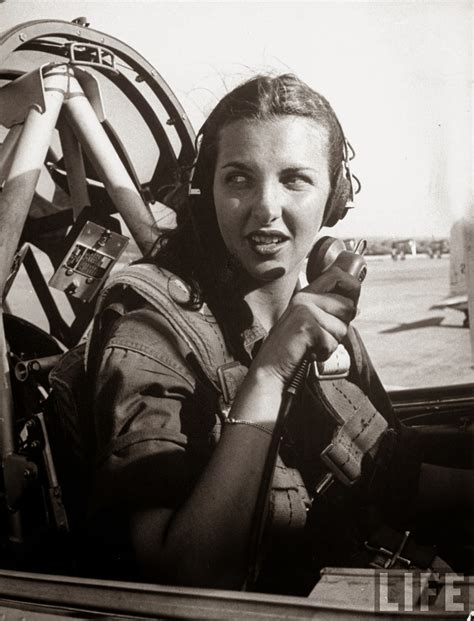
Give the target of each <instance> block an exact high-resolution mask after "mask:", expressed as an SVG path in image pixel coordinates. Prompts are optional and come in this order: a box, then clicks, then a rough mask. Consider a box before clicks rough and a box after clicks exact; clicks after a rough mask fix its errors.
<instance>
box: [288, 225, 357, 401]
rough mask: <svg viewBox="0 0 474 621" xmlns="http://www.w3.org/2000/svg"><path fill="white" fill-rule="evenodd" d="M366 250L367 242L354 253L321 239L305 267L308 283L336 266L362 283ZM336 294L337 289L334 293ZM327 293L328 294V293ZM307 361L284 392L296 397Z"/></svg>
mask: <svg viewBox="0 0 474 621" xmlns="http://www.w3.org/2000/svg"><path fill="white" fill-rule="evenodd" d="M366 248H367V242H366V241H365V240H360V241H358V242H357V244H356V245H355V248H354V251H353V252H352V251H350V250H347V248H346V245H345V243H344V242H343V241H342V240H341V239H336V238H335V237H329V236H327V237H321V238H320V239H319V240H318V241H317V242H316V244H315V245H314V246H313V248H312V250H311V252H310V254H309V257H308V263H307V265H306V278H307V280H308V282H312V281H313V280H316V278H318V276H321V274H322V273H323V272H325V271H326V270H327V269H329V268H330V267H332V266H334V265H337V266H338V267H340V268H341V269H342V270H344V271H345V272H347V273H348V274H350V275H351V276H354V278H357V280H358V281H359V282H363V280H364V279H365V277H366V275H367V263H366V261H365V259H364V257H363V256H362V255H363V254H364V252H365V250H366ZM334 292H335V293H337V288H336V289H335V291H334ZM328 293H330V292H329V291H328ZM309 364H310V363H309V361H308V360H303V362H302V363H301V364H300V366H299V367H298V370H297V371H296V373H295V374H294V376H293V378H292V380H291V382H290V383H289V385H288V387H287V389H286V392H287V393H290V395H296V393H297V392H298V391H299V390H300V387H301V386H302V384H303V381H304V380H305V378H306V375H307V373H308V369H309Z"/></svg>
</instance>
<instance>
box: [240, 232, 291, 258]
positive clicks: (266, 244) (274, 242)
mask: <svg viewBox="0 0 474 621" xmlns="http://www.w3.org/2000/svg"><path fill="white" fill-rule="evenodd" d="M247 241H248V243H249V245H250V248H251V249H252V250H253V251H254V252H256V253H257V254H259V255H262V256H268V255H272V254H275V253H277V252H279V251H280V250H281V249H282V247H283V246H284V244H285V242H287V241H288V238H287V237H285V236H284V235H278V234H272V233H251V234H250V235H247Z"/></svg>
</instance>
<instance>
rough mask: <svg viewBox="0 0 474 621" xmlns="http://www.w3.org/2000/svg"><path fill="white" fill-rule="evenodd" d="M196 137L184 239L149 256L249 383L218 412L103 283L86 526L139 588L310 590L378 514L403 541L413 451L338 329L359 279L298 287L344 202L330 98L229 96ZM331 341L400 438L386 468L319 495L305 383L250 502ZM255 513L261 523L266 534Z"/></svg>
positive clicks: (257, 84) (181, 351)
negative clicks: (298, 387)
mask: <svg viewBox="0 0 474 621" xmlns="http://www.w3.org/2000/svg"><path fill="white" fill-rule="evenodd" d="M200 139H201V143H200V150H199V155H198V158H197V162H196V165H195V167H194V169H193V171H192V184H191V189H190V192H189V196H188V195H186V196H185V197H184V198H182V200H181V205H180V206H179V211H178V227H177V229H176V230H175V231H174V232H173V233H172V234H170V235H168V236H167V237H165V238H164V239H162V240H161V241H160V244H159V247H158V249H157V250H156V252H155V253H154V255H153V257H148V258H147V259H146V261H148V262H151V263H154V264H156V265H158V266H160V268H162V270H163V273H164V274H167V275H168V276H167V277H168V281H167V282H168V283H173V282H174V283H175V284H176V283H178V288H179V287H181V289H182V290H183V291H184V292H185V293H184V297H183V299H182V304H183V306H185V307H186V308H188V310H189V309H191V310H190V311H189V312H193V313H197V314H199V313H201V314H202V313H204V314H206V313H208V314H209V309H210V311H211V312H212V313H213V315H214V316H215V317H216V318H217V322H218V326H219V328H220V331H221V332H222V334H223V335H224V340H225V343H223V344H222V347H223V348H224V347H225V348H226V350H228V352H230V354H231V356H232V359H234V360H235V361H238V362H239V363H240V365H243V366H244V367H245V370H246V369H248V372H247V373H246V376H245V379H243V381H242V383H241V385H240V387H239V389H238V391H237V394H236V396H235V399H234V400H233V403H232V405H231V408H230V411H228V412H223V409H222V408H219V397H220V395H219V394H218V391H216V390H215V389H214V387H213V386H211V385H210V383H209V382H208V381H207V379H206V378H205V377H204V376H203V373H202V369H200V368H199V364H196V360H195V359H194V360H193V357H192V355H191V354H192V352H190V350H189V347H188V345H187V344H186V342H185V339H183V337H182V335H181V336H180V333H179V330H177V328H176V325H174V322H173V320H172V319H170V318H169V317H168V318H166V317H164V316H163V315H161V314H160V313H158V312H157V311H156V309H154V308H153V305H151V304H150V303H146V302H145V301H144V300H143V298H142V297H140V296H139V295H137V294H136V293H132V292H128V293H127V292H126V291H125V292H124V291H123V290H120V291H118V290H117V288H115V289H116V290H115V293H114V292H112V295H111V297H109V299H108V305H107V308H106V310H105V311H103V312H102V314H101V316H100V317H99V318H98V319H97V320H96V332H98V333H100V337H99V338H98V339H95V340H94V341H93V344H92V347H91V350H92V353H91V360H92V361H94V360H95V363H92V362H91V363H90V366H91V367H92V368H93V369H94V370H93V375H94V378H95V392H94V398H95V412H96V422H95V436H96V445H97V446H96V456H97V468H96V472H95V475H94V480H95V491H94V493H93V494H92V499H91V506H90V515H91V521H90V524H91V530H92V529H94V530H95V532H97V534H98V540H100V541H101V542H104V541H105V546H106V549H107V554H109V556H110V557H111V558H112V557H113V558H114V559H115V560H117V559H122V561H123V564H124V565H125V566H127V567H128V569H129V570H130V571H132V573H133V572H138V574H139V575H141V576H142V577H144V578H146V579H152V580H156V581H159V582H169V583H176V584H187V585H195V586H211V587H222V588H241V587H242V586H243V585H244V584H245V583H247V584H248V582H249V565H250V566H251V567H252V568H253V570H252V571H251V576H250V581H251V582H252V586H253V588H257V589H259V590H264V589H266V590H273V591H280V592H283V591H286V592H291V593H307V592H308V591H309V590H310V588H311V587H312V586H313V584H314V583H315V582H316V580H317V577H318V570H319V568H320V567H321V566H322V565H324V564H333V565H334V564H342V563H344V564H358V563H360V562H361V561H360V556H358V555H359V554H360V552H361V549H362V548H363V546H362V544H363V541H364V540H365V539H366V537H367V532H368V529H370V528H373V525H374V524H375V523H376V524H379V522H380V520H379V514H380V513H381V511H380V509H377V507H383V508H385V514H386V515H385V516H384V519H386V518H387V514H388V519H389V521H391V522H392V523H395V524H396V525H397V526H402V527H403V528H406V525H407V523H408V522H409V521H410V519H411V518H412V515H411V511H410V509H409V508H410V507H411V508H412V509H413V506H414V503H413V499H414V497H415V493H416V490H417V485H418V478H419V476H420V451H419V450H418V448H417V444H416V438H415V439H414V432H412V431H411V430H408V429H402V428H400V426H399V425H398V423H397V422H396V421H395V420H394V417H393V414H392V412H391V409H390V404H389V401H388V399H387V397H386V395H385V393H384V391H383V389H382V387H381V385H380V382H379V381H378V379H377V377H376V375H375V373H374V372H373V369H372V367H371V365H370V363H369V361H368V359H367V356H366V354H365V350H363V348H362V347H361V344H360V342H359V340H358V337H357V336H356V335H355V334H354V332H353V330H352V329H351V328H350V322H351V320H352V319H353V318H354V316H355V313H356V309H357V301H358V297H359V291H360V283H359V282H358V280H357V279H356V278H354V277H353V276H351V275H349V274H348V273H346V272H344V271H343V270H341V269H340V268H338V267H337V266H333V267H330V268H329V269H328V270H326V271H325V272H324V273H323V274H322V275H321V276H319V277H318V278H316V279H315V280H314V281H313V282H311V283H310V284H309V285H308V286H307V287H305V288H304V289H301V290H299V291H298V277H299V274H300V273H301V271H302V269H303V266H304V261H305V258H306V257H307V255H308V253H309V251H310V250H311V248H312V246H313V244H314V243H315V239H316V236H317V234H318V231H319V230H320V228H321V226H322V225H323V224H325V223H326V224H327V223H329V224H333V223H334V221H335V220H336V221H337V219H338V217H341V215H342V214H343V213H344V209H345V206H346V201H347V200H348V199H349V198H350V194H351V192H352V187H351V178H350V174H349V173H348V169H347V165H348V162H347V144H346V142H345V139H344V135H343V133H342V130H341V127H340V125H339V123H338V121H337V118H336V116H335V114H334V112H333V110H332V108H331V107H330V105H329V104H328V102H327V101H326V100H325V99H324V98H323V97H322V96H320V95H319V94H317V93H316V92H314V91H313V90H312V89H310V88H309V87H308V86H307V85H305V84H304V83H302V82H301V81H300V80H298V79H297V78H296V77H294V76H291V75H283V76H280V77H277V78H268V77H257V78H255V79H253V80H250V81H249V82H247V83H245V84H243V85H242V86H240V87H238V88H236V89H235V90H234V91H232V92H231V93H229V94H228V95H226V96H225V97H224V98H223V100H222V101H221V102H220V103H219V104H218V105H217V107H216V108H215V110H214V111H213V112H212V113H211V115H210V117H209V119H208V120H207V121H206V123H205V125H204V127H203V129H202V131H201V132H200ZM335 214H336V215H335ZM168 270H169V272H168ZM169 273H172V274H174V275H175V276H178V277H179V279H180V280H173V278H174V277H170V276H169ZM170 278H171V279H170ZM184 283H185V284H184ZM168 290H169V294H170V296H171V297H173V292H172V291H171V289H169V286H168ZM188 293H189V295H187V294H188ZM178 297H179V296H178ZM193 309H194V310H193ZM98 324H100V326H99V327H97V325H98ZM217 332H218V328H216V342H217V341H218V340H219V338H220V337H219V334H220V333H219V334H217ZM206 338H207V337H206ZM340 343H344V344H345V345H346V348H347V349H348V350H349V353H350V354H351V356H352V358H353V364H352V366H351V375H350V379H351V381H352V382H353V383H354V384H356V385H358V386H360V387H362V389H363V390H364V392H365V393H366V394H368V395H369V396H370V399H371V400H372V402H373V403H374V405H375V407H376V408H377V410H378V411H379V412H380V413H381V414H382V415H383V417H385V419H386V420H387V421H388V423H389V426H390V427H391V428H395V429H396V430H397V431H396V432H392V434H391V435H390V434H388V436H387V434H384V436H383V438H382V440H380V441H378V442H377V447H378V454H379V455H380V454H383V455H384V456H385V457H384V459H383V460H382V462H381V463H382V465H383V467H378V468H376V469H375V470H374V468H373V467H372V468H370V469H369V470H370V475H369V476H366V477H365V478H364V477H362V479H363V482H362V483H360V482H359V483H358V484H357V485H355V486H353V487H351V488H350V489H342V488H343V486H339V487H338V484H336V485H335V486H334V487H335V488H336V491H335V492H334V493H332V494H331V495H327V496H326V495H325V494H322V495H321V496H320V497H319V496H318V497H317V498H315V496H316V494H315V492H314V490H315V487H316V486H317V484H318V481H320V480H321V477H322V476H324V473H325V468H324V466H323V464H322V463H321V460H320V459H319V454H320V453H321V451H322V450H323V449H324V448H325V447H326V446H327V445H328V443H329V442H330V440H331V437H332V434H333V432H334V424H333V423H331V424H330V423H329V422H328V420H327V417H325V416H324V415H323V414H321V412H319V411H318V407H317V406H315V403H314V394H310V393H311V391H308V390H307V387H305V388H304V389H303V390H302V392H301V394H299V395H298V396H297V397H296V398H295V400H294V403H293V405H292V407H291V408H290V412H289V413H288V415H287V417H286V421H285V431H284V434H283V439H282V442H281V445H280V446H279V455H280V458H279V460H278V462H277V466H276V469H277V475H278V476H275V479H274V481H273V490H272V493H271V494H270V496H269V501H268V503H267V504H265V503H263V505H262V498H265V495H266V490H265V489H263V488H264V487H265V486H264V485H263V486H262V479H263V480H264V481H265V476H266V475H267V476H268V472H266V470H265V464H266V461H267V456H268V453H269V450H270V447H271V443H272V434H273V431H274V429H275V425H276V424H277V419H278V415H279V412H280V413H281V412H282V408H283V407H284V405H285V403H284V401H285V397H284V394H285V389H286V388H287V386H288V383H289V382H290V381H291V380H292V378H293V377H294V375H295V373H296V372H297V370H298V369H299V368H300V366H301V363H302V361H303V360H304V359H307V358H311V359H316V360H318V361H320V362H321V361H323V360H326V359H327V358H328V357H329V356H330V355H331V354H332V353H333V352H334V351H335V349H336V348H337V346H338V345H339V344H340ZM214 345H215V343H214V342H213V343H211V344H210V346H211V347H212V346H214ZM354 348H356V349H357V352H358V354H357V356H355V354H354ZM355 358H357V360H355ZM198 362H199V361H198ZM387 437H389V441H386V438H387ZM401 438H403V440H401ZM379 445H381V446H382V448H380V446H379ZM377 447H375V448H377ZM277 448H278V447H277ZM376 453H377V451H373V455H372V456H374V455H375V454H376ZM402 454H403V459H402V457H401V455H402ZM377 460H378V458H376V459H375V461H377ZM379 461H380V460H379ZM393 464H397V466H396V476H395V475H394V474H393V471H394V467H393ZM401 464H403V466H401ZM380 472H382V473H383V476H382V478H381V475H380ZM362 479H361V480H362ZM369 479H370V481H369ZM379 479H380V480H381V481H382V482H383V483H382V484H380V482H379ZM282 481H283V483H282ZM285 481H286V483H285ZM340 488H341V489H340ZM279 492H280V497H279V496H278V493H279ZM281 492H283V494H282V493H281ZM282 495H283V496H284V497H285V499H286V500H285V501H284V502H286V503H287V504H286V505H284V503H283V505H284V507H283V509H282V508H281V506H283V505H282V501H281V496H282ZM278 497H279V498H280V499H279V500H278V502H277V501H276V500H275V499H276V498H278ZM313 501H314V502H313ZM278 503H280V504H278ZM256 506H257V507H259V506H260V507H262V506H263V507H264V508H265V510H268V519H267V524H266V528H265V533H264V536H263V537H261V536H260V530H261V529H260V527H259V525H258V524H257V525H256V522H260V523H263V520H264V517H263V516H262V512H261V511H260V514H258V512H257V514H256V511H255V508H256ZM348 514H350V519H348ZM374 514H377V518H376V519H374V517H373V516H374ZM282 516H283V517H282ZM296 516H298V519H296ZM92 525H93V526H92ZM256 529H257V531H258V532H256ZM256 547H257V548H258V550H256ZM112 550H113V553H112ZM364 562H367V559H365V561H364ZM255 568H258V571H255ZM257 574H258V580H257V582H254V579H255V577H256V576H257ZM134 575H136V574H134Z"/></svg>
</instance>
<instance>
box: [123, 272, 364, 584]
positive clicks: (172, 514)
mask: <svg viewBox="0 0 474 621" xmlns="http://www.w3.org/2000/svg"><path fill="white" fill-rule="evenodd" d="M336 286H338V287H339V290H340V291H344V288H345V292H347V297H346V296H344V295H341V294H337V295H336V294H327V293H325V292H326V291H331V290H334V289H335V288H336ZM358 293H359V284H358V283H357V281H355V279H353V278H352V277H350V276H348V275H347V274H345V273H344V272H341V270H339V269H338V268H335V269H334V270H332V271H329V270H328V272H326V273H325V274H324V275H323V276H322V277H320V278H319V279H318V280H317V281H315V282H314V283H311V285H309V286H308V287H307V288H306V289H304V290H302V291H301V292H299V293H298V294H297V295H296V296H295V297H294V298H293V300H292V302H291V303H290V305H289V307H288V309H287V310H286V311H285V313H284V314H283V316H282V317H281V319H280V321H279V322H278V323H277V324H276V325H275V326H274V328H273V329H272V330H271V332H270V334H269V336H268V337H267V339H266V340H265V342H264V343H263V345H262V347H261V348H260V350H259V353H258V355H257V356H256V358H255V360H254V361H253V363H252V365H251V367H250V369H249V372H248V374H247V377H246V379H245V380H244V382H243V384H242V386H241V388H240V390H239V393H238V395H237V398H236V400H235V402H234V404H233V407H232V410H231V413H230V416H231V417H232V418H234V419H241V420H245V421H250V422H254V423H257V424H259V425H261V426H263V427H265V428H266V429H268V430H269V431H271V430H272V428H273V426H274V425H275V422H276V419H277V415H278V412H279V409H280V405H281V401H282V394H283V390H284V388H285V386H286V385H287V383H288V381H289V380H290V379H291V378H292V377H293V375H294V373H295V371H296V369H297V368H298V366H299V364H300V363H301V361H302V360H303V358H305V357H306V356H313V357H314V355H315V354H316V355H318V356H319V357H320V359H324V358H326V357H328V356H329V355H330V354H331V353H332V351H333V350H334V349H335V348H336V346H337V344H338V343H339V342H340V341H341V340H342V338H343V337H344V336H345V334H346V332H347V325H348V323H349V322H350V320H351V319H352V317H353V316H354V311H355V302H354V300H356V299H357V297H358ZM270 440H271V434H270V433H266V432H265V431H263V430H262V429H259V428H257V427H254V426H251V425H226V426H225V428H224V430H223V433H222V437H221V440H220V442H219V444H218V445H217V447H216V448H215V450H214V452H213V454H212V456H211V458H210V460H209V462H208V464H207V466H206V468H205V469H204V471H203V472H202V474H201V476H200V478H199V479H198V481H197V483H196V485H195V487H194V488H193V490H192V492H191V493H190V495H189V496H188V498H187V499H186V500H185V502H184V503H183V504H182V505H181V506H180V507H179V508H178V509H175V510H173V509H163V508H159V507H155V508H153V507H151V508H149V509H146V510H142V511H135V512H133V514H132V515H131V516H130V529H131V538H132V544H133V548H134V550H135V554H136V558H137V560H138V563H139V565H140V566H141V568H142V571H143V573H144V574H145V576H146V577H147V578H150V579H158V580H160V579H161V580H166V581H170V582H175V583H178V584H188V585H194V586H208V587H221V588H239V587H241V586H242V584H243V582H244V580H245V577H246V573H247V565H248V561H249V553H250V550H249V541H250V535H251V532H252V523H253V519H254V510H255V504H256V500H257V497H258V493H259V489H260V482H261V479H262V472H263V469H264V464H265V460H266V456H267V452H268V447H269V444H270Z"/></svg>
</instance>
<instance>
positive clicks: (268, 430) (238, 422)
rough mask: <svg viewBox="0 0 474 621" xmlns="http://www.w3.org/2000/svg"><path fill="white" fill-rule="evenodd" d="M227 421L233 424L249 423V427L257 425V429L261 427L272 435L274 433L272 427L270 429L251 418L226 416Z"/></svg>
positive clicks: (261, 429)
mask: <svg viewBox="0 0 474 621" xmlns="http://www.w3.org/2000/svg"><path fill="white" fill-rule="evenodd" d="M225 422H226V423H229V424H231V425H249V427H255V428H256V429H260V431H264V432H265V433H268V434H269V435H270V436H271V435H272V434H273V430H272V429H268V428H267V427H264V426H263V425H260V424H259V423H254V422H253V421H251V420H242V419H240V418H226V419H225Z"/></svg>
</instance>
